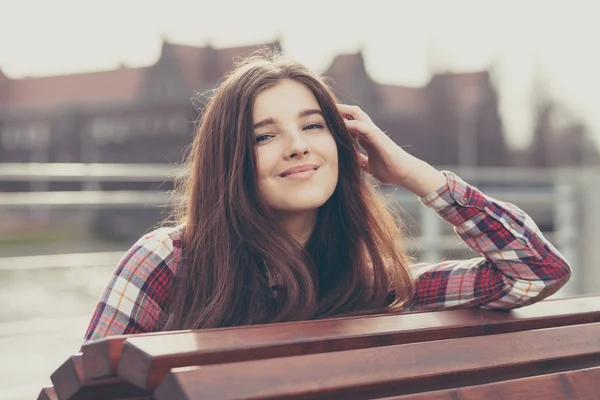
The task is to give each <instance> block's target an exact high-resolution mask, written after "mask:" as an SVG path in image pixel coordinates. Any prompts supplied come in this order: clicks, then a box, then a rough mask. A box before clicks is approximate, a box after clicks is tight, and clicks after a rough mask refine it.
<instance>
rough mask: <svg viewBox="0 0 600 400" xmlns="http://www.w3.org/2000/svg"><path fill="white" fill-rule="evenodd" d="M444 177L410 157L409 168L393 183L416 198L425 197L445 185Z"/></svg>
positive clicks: (420, 161) (422, 162)
mask: <svg viewBox="0 0 600 400" xmlns="http://www.w3.org/2000/svg"><path fill="white" fill-rule="evenodd" d="M446 183H447V180H446V176H445V175H444V174H442V173H441V172H440V171H438V170H437V169H435V168H434V167H432V166H431V165H429V164H428V163H426V162H425V161H422V160H420V159H418V158H415V157H411V160H410V164H409V168H407V172H406V174H404V176H399V177H398V179H397V180H396V181H395V182H393V184H395V185H397V186H401V187H403V188H405V189H406V190H409V191H411V192H412V193H414V194H415V195H417V196H418V197H425V196H427V195H429V194H431V193H433V192H435V191H436V190H438V189H440V188H441V187H442V186H444V185H446Z"/></svg>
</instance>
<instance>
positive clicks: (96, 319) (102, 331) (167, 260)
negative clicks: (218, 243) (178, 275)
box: [84, 228, 180, 342]
mask: <svg viewBox="0 0 600 400" xmlns="http://www.w3.org/2000/svg"><path fill="white" fill-rule="evenodd" d="M166 229H168V228H161V229H158V230H156V231H154V232H152V233H149V234H147V235H146V236H144V237H142V238H141V239H140V240H138V241H137V242H136V243H135V244H134V245H133V246H132V247H131V249H129V251H128V252H127V253H126V254H125V256H124V257H123V258H122V259H121V261H120V262H119V263H118V265H117V267H116V269H115V271H114V273H113V276H112V278H111V280H110V281H109V282H108V284H107V286H106V287H105V288H104V291H103V292H102V294H101V296H100V300H99V301H98V304H97V305H96V309H95V311H94V313H93V315H92V320H91V322H90V324H89V326H88V329H87V332H86V334H85V339H84V342H88V341H91V340H96V339H100V338H103V337H106V336H110V335H122V334H130V333H144V332H152V331H153V330H154V327H155V326H156V322H157V320H158V318H159V317H160V315H161V312H162V307H163V306H164V304H165V302H166V300H167V297H168V295H169V290H170V287H171V282H172V278H173V275H174V273H175V269H176V266H177V262H178V260H179V258H180V257H179V256H178V254H177V253H178V246H177V244H178V242H177V241H176V242H174V241H173V239H172V237H171V236H170V235H169V234H166V233H165V230H166Z"/></svg>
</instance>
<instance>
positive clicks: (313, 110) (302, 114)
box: [254, 108, 323, 129]
mask: <svg viewBox="0 0 600 400" xmlns="http://www.w3.org/2000/svg"><path fill="white" fill-rule="evenodd" d="M315 114H318V115H320V116H323V112H322V111H321V110H319V109H316V108H311V109H307V110H302V111H300V112H299V113H298V118H304V117H308V116H311V115H315ZM277 122H278V121H277V120H276V119H275V118H270V117H269V118H265V119H263V120H262V121H259V122H257V123H255V124H254V129H259V128H262V127H265V126H267V125H276V124H277Z"/></svg>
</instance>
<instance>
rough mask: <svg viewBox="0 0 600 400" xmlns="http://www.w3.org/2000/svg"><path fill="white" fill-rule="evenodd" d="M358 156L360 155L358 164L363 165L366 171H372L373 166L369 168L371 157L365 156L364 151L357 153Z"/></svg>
mask: <svg viewBox="0 0 600 400" xmlns="http://www.w3.org/2000/svg"><path fill="white" fill-rule="evenodd" d="M356 154H357V157H358V164H359V165H360V166H361V168H362V169H364V170H365V171H367V172H368V173H369V174H370V173H371V168H369V157H367V156H365V155H364V154H362V153H358V152H357V153H356Z"/></svg>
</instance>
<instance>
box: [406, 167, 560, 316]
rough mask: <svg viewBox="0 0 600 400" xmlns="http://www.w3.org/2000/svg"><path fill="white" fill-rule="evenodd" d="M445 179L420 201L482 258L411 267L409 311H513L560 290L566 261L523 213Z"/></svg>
mask: <svg viewBox="0 0 600 400" xmlns="http://www.w3.org/2000/svg"><path fill="white" fill-rule="evenodd" d="M444 174H445V175H446V177H447V185H445V186H443V187H442V188H440V189H439V190H437V191H436V192H434V193H432V194H430V195H428V196H427V197H424V198H421V199H420V201H421V203H422V204H423V205H424V206H426V207H429V208H431V209H432V210H434V211H435V212H436V213H437V214H438V215H439V216H440V217H441V218H442V219H444V220H445V221H447V222H448V223H450V224H451V225H453V227H454V231H455V232H456V233H457V234H458V236H460V238H461V239H462V240H463V241H464V242H465V244H467V246H469V248H470V249H471V250H473V251H475V252H478V253H480V254H481V257H478V258H474V259H471V260H456V261H442V262H439V263H419V264H415V265H414V266H413V267H412V269H411V272H412V273H413V276H414V278H415V285H416V287H415V294H414V297H413V299H412V302H411V305H410V307H409V309H410V311H417V310H432V309H438V308H458V307H461V308H462V307H481V308H489V309H513V308H517V307H522V306H525V305H529V304H532V303H534V302H537V301H539V300H542V299H544V298H546V297H548V296H550V295H552V294H553V293H555V292H556V291H557V290H558V289H560V288H561V287H562V286H564V284H565V283H566V282H567V281H568V280H569V278H570V275H571V269H570V267H569V265H568V263H567V261H566V260H565V259H564V257H563V256H562V255H561V254H560V253H559V252H558V250H557V249H556V248H554V246H553V245H552V244H551V243H550V242H548V241H547V240H546V239H545V238H544V236H543V235H542V233H541V232H540V230H539V228H538V227H537V225H536V224H535V223H534V222H533V220H532V219H531V218H530V217H529V216H528V215H527V214H526V213H525V212H523V211H522V210H521V209H519V208H518V207H516V206H515V205H513V204H510V203H506V202H501V201H498V200H495V199H493V198H491V197H488V196H486V195H485V194H483V193H482V192H481V191H479V190H477V189H476V188H474V187H473V186H470V185H468V184H467V183H465V182H464V181H463V180H461V179H460V178H459V177H457V176H456V175H454V174H452V173H450V172H447V171H445V172H444Z"/></svg>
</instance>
